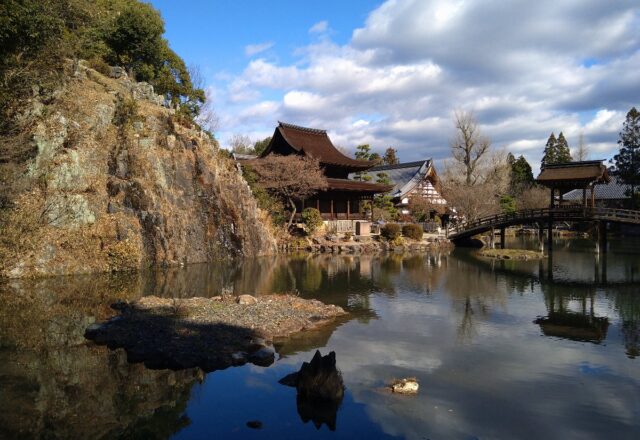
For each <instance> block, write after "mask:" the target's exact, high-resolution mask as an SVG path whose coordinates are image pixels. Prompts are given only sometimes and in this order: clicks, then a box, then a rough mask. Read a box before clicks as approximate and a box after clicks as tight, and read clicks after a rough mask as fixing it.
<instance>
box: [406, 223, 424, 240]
mask: <svg viewBox="0 0 640 440" xmlns="http://www.w3.org/2000/svg"><path fill="white" fill-rule="evenodd" d="M422 234H423V231H422V226H420V225H416V224H410V225H404V226H403V227H402V235H404V236H405V237H407V238H412V239H414V240H422Z"/></svg>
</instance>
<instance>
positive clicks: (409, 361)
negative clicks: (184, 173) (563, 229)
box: [0, 240, 640, 439]
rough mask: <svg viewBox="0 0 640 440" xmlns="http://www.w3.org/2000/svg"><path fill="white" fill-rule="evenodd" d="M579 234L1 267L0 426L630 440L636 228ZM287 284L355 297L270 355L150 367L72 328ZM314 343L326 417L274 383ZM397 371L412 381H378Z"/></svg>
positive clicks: (637, 299) (637, 372)
mask: <svg viewBox="0 0 640 440" xmlns="http://www.w3.org/2000/svg"><path fill="white" fill-rule="evenodd" d="M511 245H512V246H520V247H528V246H535V243H529V242H527V241H525V240H517V241H513V242H512V243H511ZM593 248H594V246H593V243H592V242H590V241H588V240H571V241H558V242H557V243H556V247H555V252H554V254H553V259H552V260H547V259H545V260H543V261H541V262H537V261H536V262H519V263H516V262H496V261H491V260H486V259H481V258H479V257H476V256H475V254H474V253H473V252H470V251H455V252H451V253H449V252H445V253H435V254H431V255H420V256H415V255H413V256H410V255H404V256H400V255H391V256H384V257H377V256H376V257H370V256H363V257H347V256H344V257H343V256H317V257H309V256H304V257H288V258H284V257H281V258H269V259H260V260H252V261H246V262H243V263H236V264H217V265H200V266H192V267H189V268H186V269H181V270H170V271H166V272H157V273H147V274H142V275H125V276H118V277H108V276H91V277H72V278H71V277H69V278H53V279H47V280H40V281H37V282H31V283H27V282H12V283H9V284H7V285H4V286H2V288H1V292H0V438H2V439H5V438H6V439H11V438H47V439H49V438H82V439H94V438H140V439H148V438H177V439H192V438H227V437H228V438H309V439H311V438H332V439H333V438H391V437H399V438H412V439H414V438H415V439H422V438H432V439H440V438H454V439H473V438H481V439H489V438H497V439H511V438H545V439H589V438H607V439H626V438H628V439H637V438H640V289H639V286H640V241H638V240H625V241H624V242H623V241H612V242H611V249H610V252H609V254H608V255H607V256H606V258H596V255H595V254H594V249H593ZM294 289H295V290H297V291H299V292H300V294H301V295H302V296H304V297H308V298H318V299H320V300H322V301H324V302H329V303H334V304H338V305H340V306H342V307H344V308H345V309H347V310H349V311H350V312H351V314H350V317H349V319H347V320H344V321H341V322H338V323H335V324H333V325H330V326H328V327H325V328H324V329H322V330H321V331H318V332H314V333H312V334H307V335H305V336H304V337H298V338H295V339H292V340H289V341H288V342H287V343H285V344H284V345H281V346H279V347H277V348H278V353H279V359H278V360H277V361H276V362H275V363H274V364H273V365H272V366H271V367H268V368H261V367H256V366H252V365H247V366H243V367H237V368H229V369H227V370H223V371H216V372H212V373H209V374H206V375H205V374H203V373H202V372H200V371H199V370H185V371H177V372H174V371H167V370H148V369H146V368H144V367H143V366H142V365H140V364H129V363H127V360H126V354H125V353H124V352H122V351H119V350H118V351H110V350H108V349H107V348H106V347H97V346H95V345H93V344H92V343H89V342H87V341H85V339H84V338H83V332H84V329H85V328H86V326H87V325H89V324H90V323H92V322H93V321H95V320H101V319H104V318H105V317H106V316H109V315H110V314H111V310H110V309H109V304H111V303H113V302H115V301H116V300H121V299H124V300H132V299H135V298H137V297H140V296H141V295H150V294H154V295H158V296H165V297H172V296H175V297H189V296H212V295H216V294H219V293H221V292H223V291H226V292H235V293H253V292H257V293H270V292H284V291H290V290H294ZM316 349H320V350H321V351H322V352H323V353H325V352H328V351H330V350H333V351H335V352H336V356H337V364H338V367H339V368H340V370H341V371H342V374H343V377H344V382H345V385H346V396H345V398H344V400H343V402H342V405H341V407H340V408H339V410H338V412H337V414H336V415H335V419H336V429H335V431H331V430H330V429H329V427H328V426H327V425H326V424H322V425H321V426H320V427H319V428H318V427H316V425H315V424H314V421H313V420H311V421H307V423H305V422H304V421H303V420H302V419H301V417H300V416H299V414H298V411H297V407H296V392H295V389H293V388H288V387H285V386H282V385H280V384H278V380H279V379H280V378H282V377H283V376H285V375H287V374H289V373H291V372H293V371H296V370H297V369H298V368H299V366H300V364H301V363H302V362H303V361H308V360H310V359H311V357H312V355H313V353H314V351H315V350H316ZM407 376H415V377H417V378H418V380H419V381H420V384H421V388H420V393H419V394H418V395H417V396H409V397H406V396H405V397H403V396H397V395H392V394H389V393H387V392H386V391H385V390H384V385H385V384H386V383H388V382H389V381H390V380H392V379H393V378H400V377H407ZM250 420H259V421H261V422H262V424H263V427H262V429H260V430H252V429H250V428H248V427H247V426H246V423H247V421H250Z"/></svg>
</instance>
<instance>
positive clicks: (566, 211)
mask: <svg viewBox="0 0 640 440" xmlns="http://www.w3.org/2000/svg"><path fill="white" fill-rule="evenodd" d="M565 221H575V222H598V224H599V228H598V230H599V238H600V243H601V244H605V245H606V223H608V222H612V223H623V224H632V225H640V211H632V210H628V209H610V208H597V207H596V208H593V207H584V206H579V207H575V206H565V207H554V208H544V209H527V210H522V211H516V212H514V213H511V214H496V215H493V216H488V217H482V218H479V219H477V220H473V221H470V222H466V223H461V224H459V225H456V226H454V227H453V228H452V229H450V230H449V239H450V240H451V241H453V242H454V243H455V244H461V243H464V241H465V240H468V239H470V238H471V237H473V236H474V235H477V234H481V233H483V232H487V231H492V232H493V231H495V230H496V229H498V230H499V231H500V242H501V245H502V247H504V237H505V232H504V231H505V228H506V227H508V226H513V225H523V224H535V223H537V224H538V225H540V232H542V230H543V228H544V226H542V225H546V228H548V229H549V236H548V237H549V241H550V238H551V235H552V231H551V229H552V226H553V223H554V222H565ZM492 237H493V234H492ZM603 250H606V246H604V247H603Z"/></svg>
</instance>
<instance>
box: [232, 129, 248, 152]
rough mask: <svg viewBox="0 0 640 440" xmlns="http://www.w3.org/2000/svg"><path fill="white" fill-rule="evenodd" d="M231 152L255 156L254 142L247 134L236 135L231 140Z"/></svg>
mask: <svg viewBox="0 0 640 440" xmlns="http://www.w3.org/2000/svg"><path fill="white" fill-rule="evenodd" d="M229 146H230V147H231V151H233V152H234V153H238V154H253V152H254V149H253V142H251V138H250V137H249V136H247V135H245V134H237V133H236V134H234V135H233V136H231V139H229Z"/></svg>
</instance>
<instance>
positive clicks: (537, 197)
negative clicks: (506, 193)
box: [516, 186, 550, 209]
mask: <svg viewBox="0 0 640 440" xmlns="http://www.w3.org/2000/svg"><path fill="white" fill-rule="evenodd" d="M549 192H550V191H549V190H547V189H544V188H541V187H539V186H532V187H531V188H528V189H526V190H524V191H522V194H520V196H519V197H518V198H517V199H516V205H517V206H518V209H539V208H546V207H547V206H549V197H550V196H549Z"/></svg>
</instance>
